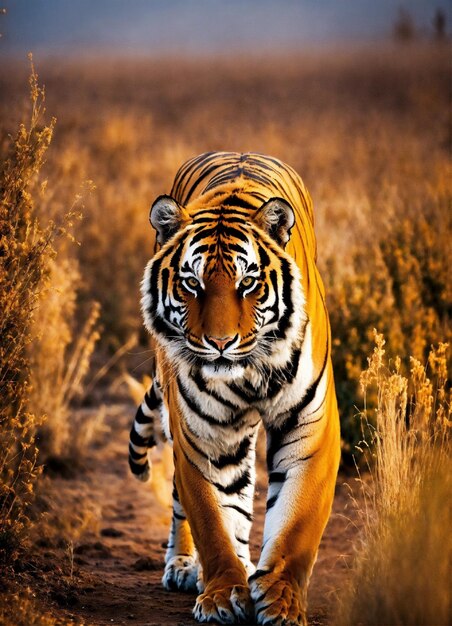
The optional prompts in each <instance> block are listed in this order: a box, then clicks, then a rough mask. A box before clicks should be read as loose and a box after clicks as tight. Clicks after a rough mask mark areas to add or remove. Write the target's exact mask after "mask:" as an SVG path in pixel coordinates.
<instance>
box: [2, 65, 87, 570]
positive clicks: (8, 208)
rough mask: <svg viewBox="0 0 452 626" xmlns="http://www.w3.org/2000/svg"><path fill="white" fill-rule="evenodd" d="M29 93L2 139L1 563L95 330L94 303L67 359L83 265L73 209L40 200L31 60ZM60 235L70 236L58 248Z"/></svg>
mask: <svg viewBox="0 0 452 626" xmlns="http://www.w3.org/2000/svg"><path fill="white" fill-rule="evenodd" d="M30 96H31V117H30V120H29V123H28V125H25V124H20V126H19V130H18V133H17V135H16V136H15V138H13V139H12V140H10V142H9V143H8V142H6V143H5V144H4V146H3V148H4V150H5V153H6V158H5V160H4V161H3V163H2V171H1V173H0V194H1V195H0V259H1V264H0V335H1V343H0V398H1V400H0V449H1V453H0V565H1V564H8V563H11V562H12V561H13V560H14V559H15V558H16V556H17V551H18V549H19V547H20V541H21V538H22V537H23V530H24V528H25V526H26V523H27V521H28V513H27V509H28V507H29V505H30V503H31V501H32V500H33V496H34V492H35V486H36V479H37V477H38V475H39V474H40V470H41V469H42V468H41V467H38V465H37V460H38V445H37V439H38V437H42V436H43V433H46V438H47V446H48V449H50V450H52V451H55V450H61V446H62V445H63V444H64V443H67V441H68V439H69V437H70V436H71V434H73V432H72V431H71V430H66V431H65V423H67V422H65V421H64V420H67V419H68V405H69V402H70V401H71V399H72V398H73V396H74V394H75V393H78V392H79V389H80V384H81V380H82V377H83V375H84V373H85V372H86V370H87V366H88V359H89V356H90V354H91V352H92V349H93V346H94V342H95V340H96V338H97V334H96V332H95V331H94V330H93V325H94V323H95V320H96V319H97V316H98V310H97V308H95V309H93V312H92V314H91V316H90V317H89V318H88V321H87V322H86V324H85V326H84V328H83V330H82V332H81V334H80V335H79V336H78V338H77V340H76V341H75V342H73V344H72V345H73V350H72V352H69V355H70V358H69V359H68V350H67V348H68V345H69V343H70V342H71V341H72V335H71V332H72V329H73V322H74V318H75V317H76V301H75V293H76V290H75V287H76V282H77V280H78V273H77V270H76V265H74V260H73V259H71V257H70V256H69V255H67V254H66V253H65V250H66V244H67V241H68V239H67V237H66V235H68V234H69V235H70V231H71V229H72V226H73V220H74V216H75V213H74V211H73V210H70V211H69V212H67V213H66V214H65V215H63V217H60V218H59V219H58V220H55V221H52V220H49V217H48V216H46V215H45V211H44V209H43V207H42V206H38V204H39V203H42V202H43V201H42V198H43V196H44V194H45V190H46V181H44V182H41V181H40V178H39V176H40V170H41V168H42V166H43V164H44V157H45V156H46V151H47V149H48V147H49V144H50V141H51V139H52V135H53V131H54V126H55V120H54V119H53V120H52V121H51V123H50V124H49V125H46V124H45V123H43V118H44V112H45V109H44V98H45V94H44V89H43V88H41V87H40V86H39V85H38V77H37V74H36V73H35V71H34V67H33V64H32V67H31V76H30ZM63 235H64V236H63ZM62 236H63V237H62ZM58 240H60V241H64V242H66V244H63V245H60V246H58V248H59V255H58V254H57V241H58ZM56 259H57V260H56ZM67 359H68V360H67ZM46 414H47V415H50V414H51V419H50V420H49V422H48V425H47V423H46V419H45V418H46ZM60 431H61V433H60Z"/></svg>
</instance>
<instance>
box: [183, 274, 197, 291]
mask: <svg viewBox="0 0 452 626" xmlns="http://www.w3.org/2000/svg"><path fill="white" fill-rule="evenodd" d="M185 282H186V283H187V285H188V286H189V287H193V289H196V287H198V286H199V281H198V280H197V279H196V278H194V277H193V276H190V278H187V279H186V280H185Z"/></svg>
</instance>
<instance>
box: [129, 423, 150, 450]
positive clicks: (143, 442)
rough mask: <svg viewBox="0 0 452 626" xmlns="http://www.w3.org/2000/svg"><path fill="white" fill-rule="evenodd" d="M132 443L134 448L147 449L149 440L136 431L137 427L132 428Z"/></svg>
mask: <svg viewBox="0 0 452 626" xmlns="http://www.w3.org/2000/svg"><path fill="white" fill-rule="evenodd" d="M130 441H131V442H132V443H133V445H134V446H139V447H140V448H147V445H148V441H149V438H148V437H146V438H145V437H142V436H141V435H139V434H138V433H137V431H136V430H135V426H132V430H131V431H130Z"/></svg>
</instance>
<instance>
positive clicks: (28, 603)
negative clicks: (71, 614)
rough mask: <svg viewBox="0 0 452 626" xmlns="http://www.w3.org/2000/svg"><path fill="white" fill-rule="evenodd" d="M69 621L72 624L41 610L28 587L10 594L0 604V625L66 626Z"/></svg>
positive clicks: (34, 595)
mask: <svg viewBox="0 0 452 626" xmlns="http://www.w3.org/2000/svg"><path fill="white" fill-rule="evenodd" d="M69 623H71V624H73V622H72V621H69V620H67V619H64V618H61V617H60V618H55V617H54V616H53V615H51V614H50V613H48V612H46V611H43V610H42V608H41V606H40V605H39V603H38V602H37V601H36V594H35V593H34V592H33V591H32V590H31V589H30V588H28V587H27V588H25V589H22V590H21V591H18V592H15V593H12V594H10V595H9V598H8V602H7V603H4V604H0V624H2V626H63V625H64V626H66V625H67V624H69Z"/></svg>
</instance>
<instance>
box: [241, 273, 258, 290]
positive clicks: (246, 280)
mask: <svg viewBox="0 0 452 626" xmlns="http://www.w3.org/2000/svg"><path fill="white" fill-rule="evenodd" d="M255 280H256V279H255V278H253V276H245V278H244V279H243V280H242V283H241V285H242V287H251V285H252V284H253V283H254V282H255Z"/></svg>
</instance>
